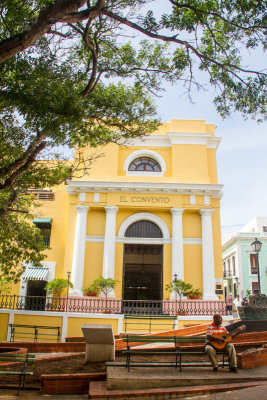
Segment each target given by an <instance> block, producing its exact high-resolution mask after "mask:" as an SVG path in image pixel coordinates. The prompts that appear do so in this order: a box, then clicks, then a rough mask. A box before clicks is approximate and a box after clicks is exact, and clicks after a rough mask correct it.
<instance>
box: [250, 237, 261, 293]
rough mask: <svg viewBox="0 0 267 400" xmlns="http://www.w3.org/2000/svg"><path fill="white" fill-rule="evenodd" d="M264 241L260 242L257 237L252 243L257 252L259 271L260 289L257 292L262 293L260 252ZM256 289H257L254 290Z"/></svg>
mask: <svg viewBox="0 0 267 400" xmlns="http://www.w3.org/2000/svg"><path fill="white" fill-rule="evenodd" d="M261 246H262V242H260V241H259V240H258V239H257V238H255V240H254V242H252V243H251V247H252V249H253V250H254V251H255V253H256V254H257V273H258V285H259V287H258V289H257V292H256V293H257V294H260V293H261V279H260V263H259V252H260V251H261ZM254 291H255V290H254Z"/></svg>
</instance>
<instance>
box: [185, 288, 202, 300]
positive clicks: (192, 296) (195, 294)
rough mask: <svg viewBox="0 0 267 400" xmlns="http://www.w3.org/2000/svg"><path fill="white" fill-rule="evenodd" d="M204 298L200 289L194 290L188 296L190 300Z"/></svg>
mask: <svg viewBox="0 0 267 400" xmlns="http://www.w3.org/2000/svg"><path fill="white" fill-rule="evenodd" d="M201 296H202V293H201V291H200V290H198V289H192V290H191V291H190V292H189V293H188V294H187V297H188V299H200V298H201Z"/></svg>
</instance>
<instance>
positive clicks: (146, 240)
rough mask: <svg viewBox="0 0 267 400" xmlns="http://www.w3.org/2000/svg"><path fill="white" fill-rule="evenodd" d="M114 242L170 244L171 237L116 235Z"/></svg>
mask: <svg viewBox="0 0 267 400" xmlns="http://www.w3.org/2000/svg"><path fill="white" fill-rule="evenodd" d="M116 243H129V244H165V243H168V244H171V243H172V239H170V238H168V239H165V238H136V237H129V238H128V237H118V238H117V239H116Z"/></svg>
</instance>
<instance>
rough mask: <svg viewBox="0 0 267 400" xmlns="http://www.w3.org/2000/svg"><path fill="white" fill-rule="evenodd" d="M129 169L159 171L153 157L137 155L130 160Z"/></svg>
mask: <svg viewBox="0 0 267 400" xmlns="http://www.w3.org/2000/svg"><path fill="white" fill-rule="evenodd" d="M129 171H146V172H161V167H160V165H159V163H158V162H157V161H156V160H154V159H153V158H150V157H139V158H136V159H135V160H134V161H132V162H131V164H130V165H129Z"/></svg>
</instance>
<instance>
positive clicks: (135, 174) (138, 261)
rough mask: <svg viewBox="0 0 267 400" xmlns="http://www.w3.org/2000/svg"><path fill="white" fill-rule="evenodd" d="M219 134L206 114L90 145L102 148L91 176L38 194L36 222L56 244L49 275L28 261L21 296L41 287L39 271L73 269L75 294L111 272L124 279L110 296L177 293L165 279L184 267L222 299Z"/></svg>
mask: <svg viewBox="0 0 267 400" xmlns="http://www.w3.org/2000/svg"><path fill="white" fill-rule="evenodd" d="M220 140H221V139H220V138H217V137H216V136H215V128H214V125H212V124H207V123H206V122H205V121H202V120H193V121H187V120H172V121H171V122H169V123H163V124H162V125H161V126H160V127H159V129H158V130H157V131H156V132H154V133H153V134H151V135H149V136H146V137H144V138H138V139H131V140H129V141H128V142H127V143H122V144H121V145H118V144H109V145H107V146H105V147H101V148H97V149H91V148H86V149H85V150H84V157H86V158H92V157H95V156H99V155H100V157H97V158H96V159H95V161H94V162H93V164H92V168H91V170H90V171H89V173H88V174H87V175H85V176H83V177H82V178H80V179H73V180H69V181H68V182H67V185H61V186H59V187H56V188H54V190H53V191H52V192H44V191H43V192H40V193H39V194H38V195H39V198H40V200H42V207H40V208H38V215H36V219H35V223H37V225H38V226H39V227H41V228H44V229H45V230H46V232H49V231H50V229H51V237H50V247H51V250H48V251H47V259H46V261H45V262H44V267H45V268H44V269H43V271H42V276H41V277H40V276H39V277H38V276H36V274H38V273H40V270H36V269H34V268H29V267H28V268H27V269H26V272H25V274H24V279H22V282H21V287H20V295H26V294H27V295H31V294H35V293H36V292H37V293H38V294H39V295H40V293H41V292H40V290H41V289H42V288H41V287H40V286H38V283H37V282H38V281H34V278H35V277H37V279H41V280H40V281H39V285H41V282H45V281H50V280H52V279H54V278H58V277H61V278H66V277H67V272H68V271H70V272H71V281H72V283H73V285H74V287H73V289H71V290H70V292H69V295H70V296H82V294H83V292H82V290H83V288H84V287H85V286H88V285H89V284H90V283H91V282H92V281H93V280H94V279H96V278H98V277H100V276H101V275H103V276H104V277H105V278H108V277H110V278H114V279H116V280H118V281H119V284H118V285H117V286H116V288H115V291H114V293H111V294H110V296H111V297H115V298H118V299H121V298H122V299H123V300H163V299H168V298H169V297H170V296H171V298H173V294H170V293H169V292H166V291H165V286H166V284H167V283H170V282H171V281H172V279H173V278H174V276H175V274H176V276H177V278H178V279H182V280H184V281H185V282H189V283H192V284H193V286H194V288H198V289H199V290H200V291H201V292H202V293H203V299H208V300H215V299H222V290H221V289H222V287H221V283H222V267H221V235H220V198H221V195H222V192H221V190H222V185H219V184H218V183H217V165H216V149H217V147H218V145H219V143H220ZM25 277H26V279H25ZM31 282H32V283H31ZM31 285H32V287H30V286H31ZM36 285H37V286H36Z"/></svg>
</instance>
